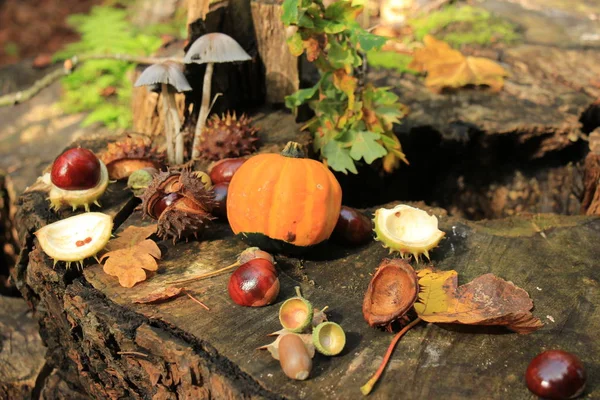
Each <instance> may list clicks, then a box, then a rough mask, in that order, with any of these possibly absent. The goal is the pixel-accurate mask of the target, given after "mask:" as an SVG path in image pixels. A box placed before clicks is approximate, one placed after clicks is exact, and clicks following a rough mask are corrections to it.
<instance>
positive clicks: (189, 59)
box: [183, 32, 252, 64]
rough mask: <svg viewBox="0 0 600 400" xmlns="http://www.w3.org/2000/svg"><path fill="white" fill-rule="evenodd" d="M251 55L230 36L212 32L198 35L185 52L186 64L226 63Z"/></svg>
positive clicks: (245, 58) (244, 58)
mask: <svg viewBox="0 0 600 400" xmlns="http://www.w3.org/2000/svg"><path fill="white" fill-rule="evenodd" d="M251 59H252V57H250V55H249V54H248V53H246V51H245V50H244V49H243V48H242V46H240V45H239V43H238V42H236V41H235V39H233V38H232V37H231V36H228V35H226V34H224V33H219V32H214V33H207V34H206V35H202V36H200V37H199V38H198V39H196V41H195V42H194V43H192V45H191V46H190V48H189V50H188V51H187V53H186V54H185V57H184V58H183V61H184V62H185V63H186V64H190V63H196V64H206V63H226V62H235V61H247V60H251Z"/></svg>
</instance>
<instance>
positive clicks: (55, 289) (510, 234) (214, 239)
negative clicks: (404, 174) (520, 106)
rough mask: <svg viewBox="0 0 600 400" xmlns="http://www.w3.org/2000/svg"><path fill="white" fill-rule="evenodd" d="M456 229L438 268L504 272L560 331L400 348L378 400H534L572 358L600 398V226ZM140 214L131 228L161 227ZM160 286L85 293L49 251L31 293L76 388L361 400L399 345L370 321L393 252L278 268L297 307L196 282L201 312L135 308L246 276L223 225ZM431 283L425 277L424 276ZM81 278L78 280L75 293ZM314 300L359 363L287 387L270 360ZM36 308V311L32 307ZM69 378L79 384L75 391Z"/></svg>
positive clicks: (281, 260)
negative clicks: (544, 363) (549, 368)
mask: <svg viewBox="0 0 600 400" xmlns="http://www.w3.org/2000/svg"><path fill="white" fill-rule="evenodd" d="M431 212H433V213H434V214H437V215H438V216H439V217H440V218H441V228H442V229H443V230H444V231H445V232H446V239H445V240H444V241H443V242H442V244H441V246H440V247H439V248H437V249H435V250H434V251H433V254H432V256H433V257H432V263H433V264H434V265H435V266H436V267H438V268H440V269H442V270H446V269H455V270H457V271H458V272H459V274H460V275H459V283H461V284H462V283H466V282H468V281H470V280H472V279H473V278H475V277H476V276H479V275H481V274H484V273H488V272H492V273H494V274H496V275H498V276H499V277H501V278H504V279H506V280H510V281H512V282H514V283H515V284H517V285H518V286H520V287H522V288H524V289H525V290H527V291H528V292H529V294H530V295H531V297H532V298H533V300H534V303H535V311H534V314H535V315H536V316H538V317H539V318H541V319H542V321H543V322H544V323H545V324H546V325H545V326H544V327H543V328H542V329H541V330H540V331H538V332H535V333H533V334H530V335H518V334H514V333H510V332H508V331H505V330H503V329H491V328H484V327H459V326H456V325H434V324H424V323H423V324H420V325H418V326H417V327H416V328H414V329H413V330H412V331H411V332H409V333H408V334H407V335H406V337H405V338H403V340H402V341H401V342H400V344H399V345H398V348H397V350H396V351H395V353H394V356H393V358H392V362H391V363H390V365H389V366H388V368H387V370H386V372H385V373H384V375H383V377H382V380H381V382H380V383H379V384H378V385H377V386H376V388H375V391H374V393H373V394H372V395H371V397H373V398H381V399H384V398H395V397H396V396H398V395H399V394H401V395H402V398H406V399H441V398H456V399H459V398H488V399H506V398H511V399H529V398H531V395H530V394H529V392H528V391H527V389H526V387H525V384H524V379H523V373H524V370H525V368H526V367H527V364H528V362H529V361H530V360H531V359H532V358H533V357H534V356H535V355H536V354H537V353H539V352H541V351H543V350H546V349H551V348H561V349H564V350H567V351H571V352H573V353H575V354H577V355H578V356H579V357H581V359H582V360H583V362H584V364H586V365H587V366H588V367H589V368H588V373H589V378H588V382H589V384H588V388H587V389H586V394H588V395H589V396H590V398H594V397H595V396H598V395H600V392H599V391H598V390H600V387H599V386H598V382H599V379H600V376H599V375H598V371H597V369H596V368H595V365H597V363H598V362H599V360H600V359H599V357H600V348H599V347H600V343H598V341H597V340H596V337H597V332H598V329H600V315H599V314H598V313H595V312H594V310H595V308H594V307H595V306H594V304H597V303H598V302H599V301H600V286H599V284H598V282H600V272H599V270H598V269H597V268H596V266H595V260H596V259H597V258H598V256H599V255H600V254H598V247H597V241H598V234H599V232H600V219H597V218H593V217H565V216H555V215H532V216H522V217H512V218H509V219H503V220H496V221H488V222H477V223H475V222H466V221H464V220H459V219H456V218H449V217H446V216H445V213H444V212H443V210H440V209H433V210H431ZM150 222H151V221H143V220H142V219H141V216H140V213H139V212H134V213H133V214H132V215H131V216H130V217H129V218H128V219H127V220H126V221H125V223H124V224H122V225H121V227H120V228H119V231H121V230H123V229H125V228H126V227H127V226H132V225H133V226H139V225H143V224H147V223H150ZM160 246H161V248H162V250H163V260H162V261H161V262H160V263H159V270H158V271H157V272H156V274H154V275H152V276H150V277H149V279H148V280H147V281H145V282H143V283H140V284H138V285H136V286H135V287H134V288H132V289H127V288H123V287H121V286H119V284H118V282H117V279H116V278H114V277H111V276H108V275H106V274H105V273H104V272H103V271H102V267H101V266H100V265H93V266H88V267H86V268H85V269H84V273H83V277H76V276H74V275H73V273H72V272H71V273H67V272H66V271H64V270H63V269H62V267H61V266H59V267H57V269H55V270H53V269H52V268H51V261H50V260H49V259H48V258H47V257H46V256H45V255H44V254H43V253H42V252H41V251H40V250H39V249H37V248H35V242H34V248H35V249H34V250H33V251H32V252H31V253H30V254H29V262H28V265H27V270H26V277H27V278H26V280H27V285H28V287H29V288H30V289H31V290H32V291H33V293H35V296H39V302H38V303H37V306H38V309H42V310H44V311H43V317H42V324H41V326H42V335H43V336H44V337H46V338H47V339H46V342H47V344H48V346H49V355H50V357H49V362H53V363H56V364H57V365H61V367H62V370H63V371H71V372H72V373H74V375H69V376H70V378H69V380H68V381H69V382H70V383H72V384H73V385H75V386H76V387H77V386H81V387H84V388H85V390H86V391H87V392H88V393H89V394H90V395H92V396H96V397H100V398H108V397H128V398H150V397H152V398H175V396H179V397H186V396H188V397H189V398H207V397H210V398H300V399H302V398H306V399H313V398H314V399H318V398H324V397H326V398H335V399H349V398H359V397H360V396H361V395H360V391H359V387H360V386H361V385H362V384H364V383H365V382H366V380H367V379H368V378H369V376H370V375H371V374H372V373H373V372H374V371H375V370H376V369H377V366H378V364H379V363H380V362H381V358H382V356H383V354H384V352H385V349H386V348H387V346H388V345H389V343H390V341H391V338H392V335H391V334H389V333H386V332H383V331H379V330H377V329H372V328H369V327H368V326H367V324H366V323H365V322H364V320H363V317H362V312H361V305H362V299H363V295H364V293H365V290H366V287H367V285H368V282H369V280H370V277H371V275H372V274H373V272H374V271H375V268H376V267H377V266H378V264H379V262H380V261H381V260H382V259H383V258H384V257H386V256H388V254H387V250H385V249H384V248H383V247H382V246H381V245H380V244H379V243H377V242H372V243H370V244H368V245H365V246H363V247H358V248H344V247H340V246H338V245H333V244H329V245H327V246H326V247H324V248H322V250H321V252H320V253H315V254H310V255H308V256H307V257H306V258H305V259H295V258H287V257H283V256H278V257H277V258H276V260H277V269H278V270H279V273H280V281H281V293H280V295H279V297H278V300H277V303H276V304H274V305H271V306H267V307H262V308H244V307H240V306H237V305H235V304H234V303H233V302H232V301H231V300H230V299H229V296H228V293H227V289H226V287H227V282H228V275H227V274H226V275H222V276H218V277H215V278H212V279H208V280H203V281H197V282H190V283H189V284H187V285H185V288H186V291H188V292H189V293H190V294H191V295H193V296H194V297H196V298H197V299H198V300H200V301H202V302H204V303H205V304H206V305H208V307H209V308H210V311H207V310H205V309H203V308H202V307H200V306H199V305H198V304H197V303H195V302H193V301H192V300H191V299H190V298H188V297H187V296H181V297H178V298H176V299H173V300H171V301H168V302H164V303H161V304H154V305H148V304H135V303H134V301H135V300H136V299H138V298H140V297H143V296H145V295H147V294H149V293H150V292H153V291H155V290H160V289H163V288H165V287H167V285H169V282H171V281H174V280H178V279H184V278H187V277H191V276H194V275H197V274H200V273H204V272H210V271H212V270H215V269H217V268H221V267H223V266H225V265H228V264H230V263H231V262H233V261H234V260H235V259H236V256H237V254H238V253H239V252H241V251H242V250H243V249H244V248H245V247H246V245H245V244H244V243H243V242H241V241H240V240H239V239H238V238H237V237H235V236H233V234H232V232H231V231H230V229H229V227H228V225H227V224H226V223H222V222H217V223H215V224H214V225H213V227H212V228H211V229H210V230H208V231H207V232H206V235H205V237H204V238H203V240H202V241H191V242H188V243H185V242H183V243H178V244H176V245H172V244H171V243H170V242H162V243H160ZM415 266H416V267H422V266H423V264H421V265H415ZM69 276H70V277H69ZM296 285H300V286H301V287H302V290H303V292H304V295H305V296H306V297H307V298H308V299H309V300H310V301H311V302H312V303H313V304H314V305H315V306H316V307H323V306H326V305H327V306H329V309H330V310H331V312H330V313H329V316H330V319H331V320H333V321H335V322H338V323H340V324H341V325H342V327H344V329H345V331H346V335H347V345H346V348H345V350H344V351H343V352H342V353H341V354H340V355H339V356H336V357H331V358H327V357H324V356H321V355H317V356H316V357H315V359H314V367H313V370H312V372H311V376H310V378H309V380H307V381H304V382H297V381H291V380H289V379H288V378H286V377H285V376H284V375H283V373H282V371H281V369H280V367H279V363H278V361H276V360H273V359H272V358H271V356H270V355H269V354H268V353H267V352H266V351H258V350H256V348H257V347H259V346H262V345H265V344H268V343H269V342H270V341H271V340H270V339H271V338H268V337H267V336H266V335H267V334H268V333H271V332H274V331H276V330H278V329H280V325H279V322H278V318H277V315H278V308H279V306H280V305H281V303H282V301H283V300H285V299H286V298H289V297H291V296H293V295H294V286H296ZM32 297H33V296H32ZM63 377H64V375H63Z"/></svg>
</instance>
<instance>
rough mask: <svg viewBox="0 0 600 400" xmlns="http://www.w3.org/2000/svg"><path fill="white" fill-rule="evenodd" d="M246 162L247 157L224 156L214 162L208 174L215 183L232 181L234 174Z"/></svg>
mask: <svg viewBox="0 0 600 400" xmlns="http://www.w3.org/2000/svg"><path fill="white" fill-rule="evenodd" d="M245 162H246V159H245V158H224V159H222V160H219V161H217V162H216V163H214V164H213V165H212V166H211V167H210V170H209V171H208V174H209V176H210V179H211V181H212V183H213V185H216V184H217V183H223V182H231V178H233V174H235V172H236V171H237V170H238V168H239V167H241V166H242V164H243V163H245Z"/></svg>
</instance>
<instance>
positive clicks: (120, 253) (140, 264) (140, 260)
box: [100, 239, 161, 288]
mask: <svg viewBox="0 0 600 400" xmlns="http://www.w3.org/2000/svg"><path fill="white" fill-rule="evenodd" d="M160 256H161V252H160V249H159V248H158V246H157V245H156V243H155V242H154V241H152V240H149V239H146V240H144V241H142V242H139V243H138V244H136V245H134V246H131V247H127V248H124V249H118V250H113V251H109V252H108V253H106V254H104V255H103V256H102V257H100V261H102V260H104V259H107V260H106V263H104V272H106V273H107V274H108V275H112V276H116V277H118V278H119V283H120V284H121V286H123V287H128V288H130V287H133V286H134V285H135V284H136V283H138V282H142V281H145V280H146V271H144V270H148V271H156V270H157V269H158V264H157V263H156V259H160Z"/></svg>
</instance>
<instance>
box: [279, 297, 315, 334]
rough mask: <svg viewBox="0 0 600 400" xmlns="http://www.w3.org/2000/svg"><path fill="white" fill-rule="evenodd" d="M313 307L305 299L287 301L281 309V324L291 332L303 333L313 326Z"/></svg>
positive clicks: (298, 298) (294, 298)
mask: <svg viewBox="0 0 600 400" xmlns="http://www.w3.org/2000/svg"><path fill="white" fill-rule="evenodd" d="M312 318H313V306H312V304H310V302H309V301H308V300H306V299H305V298H304V297H292V298H291V299H287V300H286V301H284V302H283V304H282V305H281V308H279V322H280V323H281V326H283V327H284V328H285V329H287V330H288V331H290V332H295V333H298V332H302V331H304V330H305V329H306V328H307V327H308V326H310V325H311V323H312Z"/></svg>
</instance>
